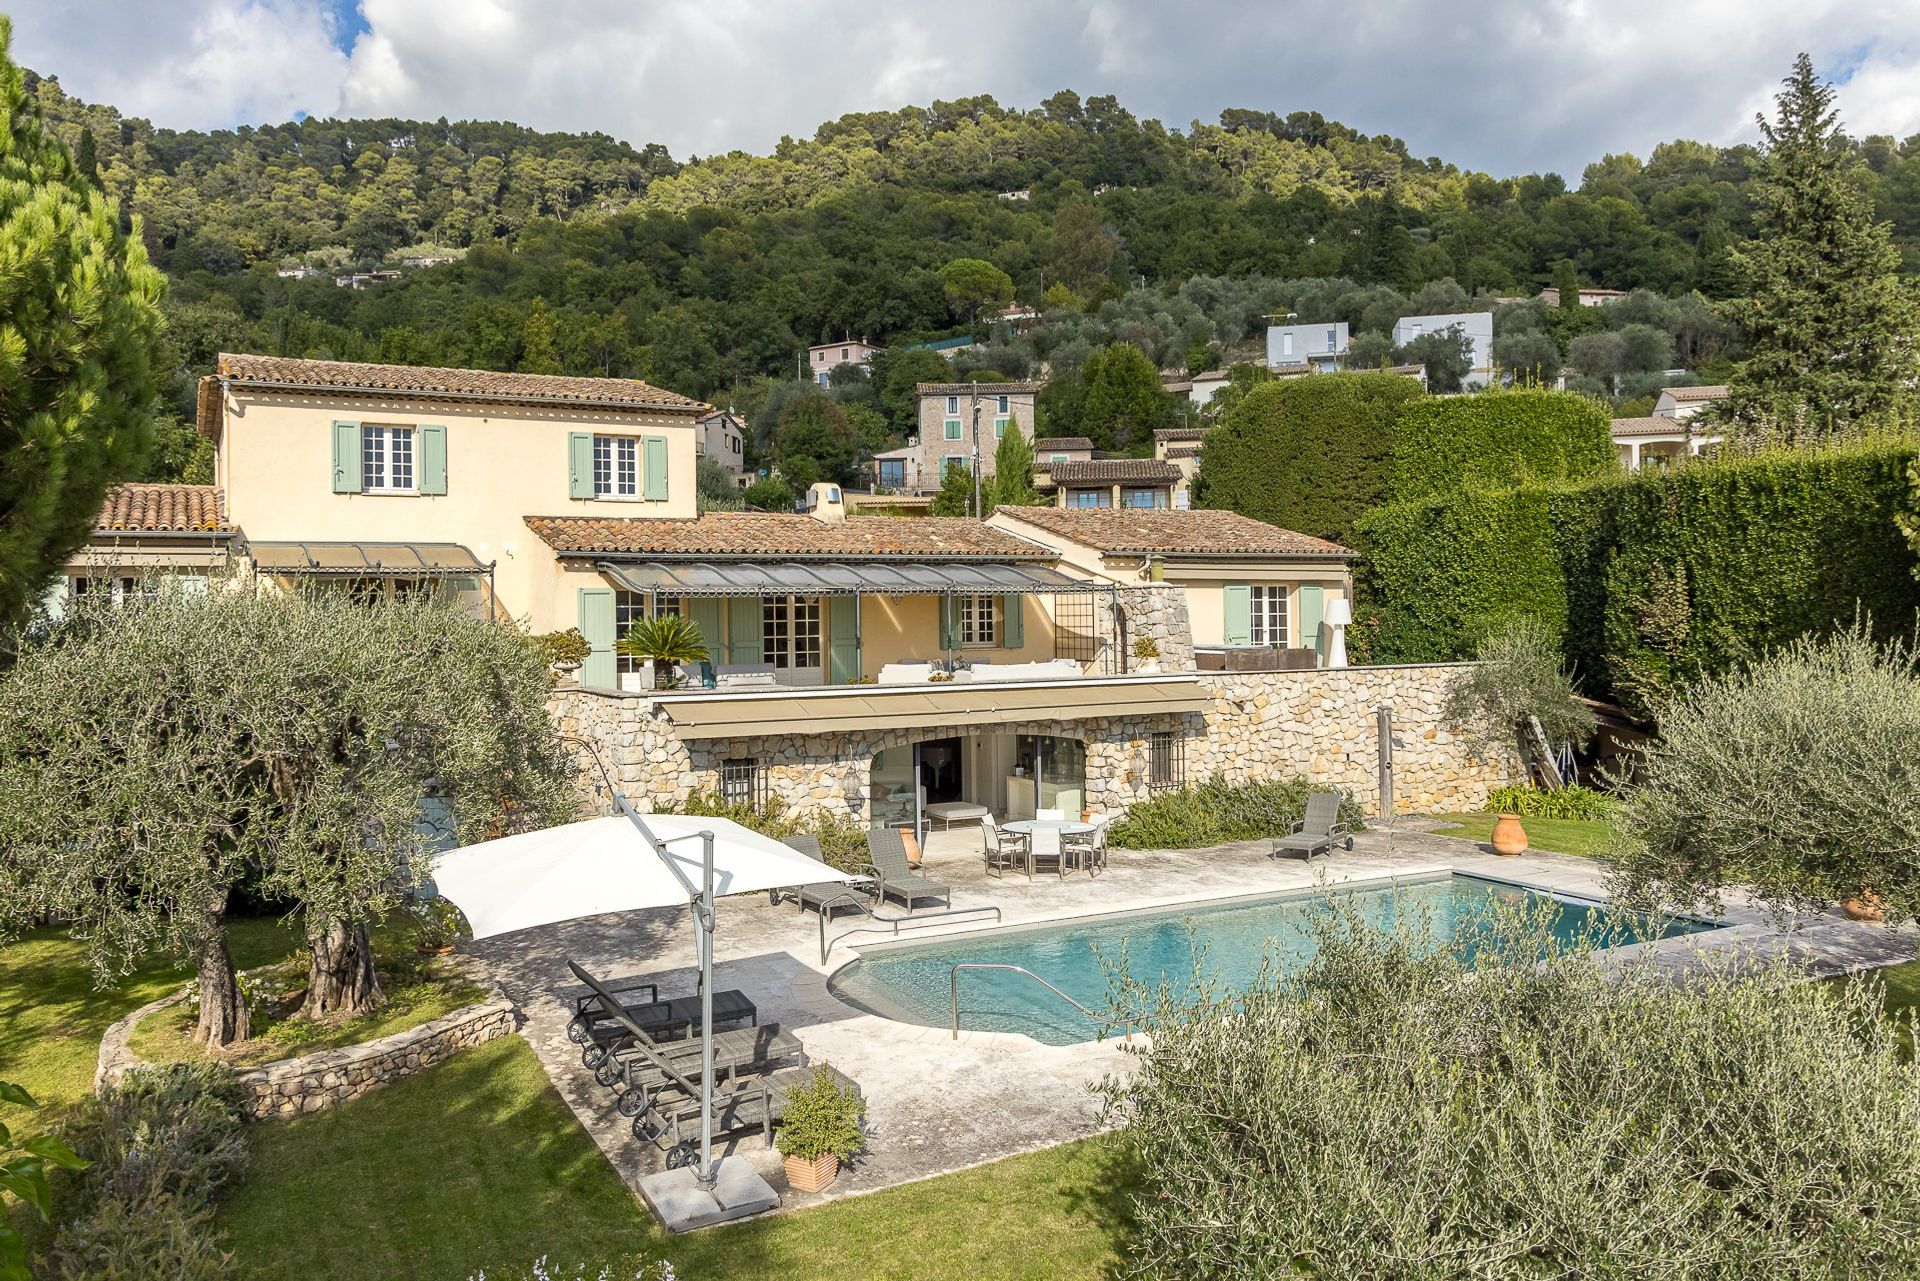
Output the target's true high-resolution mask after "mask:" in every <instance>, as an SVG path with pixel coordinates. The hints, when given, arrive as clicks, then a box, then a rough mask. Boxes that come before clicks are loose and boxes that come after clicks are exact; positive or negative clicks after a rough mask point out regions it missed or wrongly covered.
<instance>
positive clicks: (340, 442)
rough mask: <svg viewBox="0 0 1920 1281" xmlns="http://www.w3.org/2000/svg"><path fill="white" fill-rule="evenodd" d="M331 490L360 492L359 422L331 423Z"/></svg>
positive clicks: (344, 492)
mask: <svg viewBox="0 0 1920 1281" xmlns="http://www.w3.org/2000/svg"><path fill="white" fill-rule="evenodd" d="M333 492H334V493H336V494H357V493H359V492H360V424H359V423H335V424H334V425H333Z"/></svg>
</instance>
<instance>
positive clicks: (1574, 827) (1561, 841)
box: [1433, 814, 1608, 855]
mask: <svg viewBox="0 0 1920 1281" xmlns="http://www.w3.org/2000/svg"><path fill="white" fill-rule="evenodd" d="M1437 817H1439V818H1443V819H1445V820H1446V821H1447V822H1449V823H1451V824H1453V826H1451V827H1436V828H1435V829H1433V830H1434V835H1436V836H1459V837H1464V838H1465V839H1467V840H1469V841H1483V842H1484V841H1488V840H1491V839H1492V837H1493V825H1494V822H1495V821H1496V820H1497V819H1498V818H1499V815H1497V814H1441V815H1438V816H1437ZM1520 825H1521V826H1522V827H1524V828H1526V829H1527V844H1528V845H1530V846H1531V847H1532V848H1534V849H1536V850H1547V851H1549V852H1550V853H1554V854H1587V855H1592V854H1598V853H1599V852H1600V851H1601V850H1602V849H1603V848H1604V847H1605V846H1606V842H1607V832H1608V829H1607V825H1606V824H1605V823H1600V822H1595V821H1593V820H1591V819H1578V818H1523V819H1521V820H1520Z"/></svg>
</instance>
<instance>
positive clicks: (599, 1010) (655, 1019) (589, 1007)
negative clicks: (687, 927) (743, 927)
mask: <svg viewBox="0 0 1920 1281" xmlns="http://www.w3.org/2000/svg"><path fill="white" fill-rule="evenodd" d="M567 968H568V969H569V970H572V971H573V975H574V977H575V978H577V979H579V980H580V981H581V982H582V983H585V984H587V985H588V990H587V991H586V993H585V994H583V995H579V996H576V997H574V998H573V1017H572V1018H571V1019H569V1020H568V1021H567V1039H568V1040H569V1041H572V1042H573V1043H574V1044H575V1045H586V1044H588V1043H590V1042H605V1041H608V1040H619V1039H620V1038H622V1037H623V1036H625V1035H626V1032H625V1030H624V1029H623V1028H622V1027H621V1025H620V1023H619V1022H618V1021H617V1020H615V1019H614V1018H613V1016H612V1012H611V1007H609V1006H608V1004H607V1003H608V1002H609V1001H611V1002H617V1003H618V1005H619V1008H620V1009H621V1011H622V1012H624V1013H625V1014H626V1016H627V1017H628V1018H629V1019H631V1020H632V1021H633V1022H634V1023H636V1024H638V1025H639V1026H640V1027H641V1028H643V1029H645V1030H646V1031H647V1032H648V1033H649V1034H650V1035H651V1036H652V1037H653V1038H654V1039H655V1040H658V1041H676V1040H679V1039H680V1038H682V1037H688V1036H692V1035H693V1034H694V1033H696V1032H698V1031H699V1030H700V998H699V996H697V995H695V996H676V997H672V998H670V999H668V1000H665V1001H663V1000H661V999H660V988H659V985H658V984H655V983H653V982H652V981H651V980H646V979H616V980H607V979H594V978H592V977H591V976H590V975H588V974H587V972H586V971H585V970H583V969H581V968H580V967H579V966H578V965H577V964H575V963H574V962H573V961H571V960H569V961H568V962H567ZM641 993H644V994H645V999H644V1000H639V1001H636V1000H634V999H633V998H634V997H635V996H637V995H639V994H641ZM759 1021H760V1012H759V1010H757V1009H756V1008H754V1004H753V1002H752V1001H750V1000H748V999H747V995H746V993H744V992H740V991H736V990H732V989H729V990H727V991H724V992H715V993H714V994H713V1025H714V1027H715V1028H716V1029H718V1028H722V1027H726V1026H728V1025H730V1024H737V1023H746V1024H748V1025H752V1024H755V1023H758V1022H759Z"/></svg>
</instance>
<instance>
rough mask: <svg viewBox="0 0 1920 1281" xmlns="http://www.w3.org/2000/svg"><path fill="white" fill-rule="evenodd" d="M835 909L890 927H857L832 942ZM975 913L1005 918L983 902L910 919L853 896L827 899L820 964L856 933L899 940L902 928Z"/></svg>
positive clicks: (822, 916) (823, 909)
mask: <svg viewBox="0 0 1920 1281" xmlns="http://www.w3.org/2000/svg"><path fill="white" fill-rule="evenodd" d="M836 907H853V908H858V909H859V910H860V911H862V912H864V913H866V915H867V918H868V919H869V920H874V921H879V922H881V923H882V924H884V925H887V926H889V927H890V928H889V929H885V930H883V929H881V928H879V926H874V925H856V926H854V927H853V928H852V929H850V930H842V931H841V932H840V933H838V934H836V935H834V936H833V938H832V939H828V938H827V918H828V917H829V916H831V915H832V912H831V911H830V909H832V908H836ZM975 912H992V913H993V919H994V920H996V921H999V920H1003V919H1005V917H1004V915H1003V913H1002V912H1001V911H1000V909H999V908H998V907H996V906H994V905H993V904H991V903H982V904H981V905H979V906H978V907H947V908H942V909H941V910H939V911H937V912H920V913H918V914H915V915H909V916H882V915H880V914H879V913H878V912H876V911H874V910H873V909H872V908H871V907H869V906H867V905H866V904H865V903H862V902H861V901H860V900H859V899H857V898H854V897H853V896H852V895H851V894H842V895H839V896H838V897H835V898H831V899H827V900H826V901H824V902H822V903H821V904H820V912H819V916H820V964H822V965H825V964H826V963H827V954H828V953H829V952H830V951H832V949H833V945H834V944H835V943H838V942H839V941H840V940H841V939H844V938H850V937H852V936H853V935H855V934H892V935H893V937H895V938H899V937H900V927H901V926H902V925H919V924H923V923H929V922H933V921H939V920H944V919H946V918H948V917H953V916H970V915H972V914H973V913H975Z"/></svg>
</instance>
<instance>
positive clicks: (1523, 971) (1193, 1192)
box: [1103, 900, 1920, 1281]
mask: <svg viewBox="0 0 1920 1281" xmlns="http://www.w3.org/2000/svg"><path fill="white" fill-rule="evenodd" d="M1552 911H1553V909H1552V908H1551V907H1550V906H1547V905H1538V906H1536V907H1534V908H1532V909H1510V910H1501V911H1495V910H1490V911H1489V912H1488V913H1486V914H1484V915H1479V916H1475V915H1473V914H1466V915H1464V916H1462V917H1460V918H1459V919H1457V920H1456V921H1455V922H1454V929H1453V930H1452V941H1451V942H1449V941H1448V940H1445V939H1440V938H1436V937H1435V936H1434V934H1433V933H1432V932H1431V931H1429V930H1428V929H1426V928H1424V925H1423V923H1424V922H1425V921H1427V920H1429V919H1431V918H1429V917H1428V916H1427V915H1425V914H1423V913H1422V912H1420V911H1419V910H1418V909H1417V907H1416V906H1415V905H1413V904H1404V905H1402V907H1401V908H1400V910H1398V912H1397V917H1398V920H1397V923H1396V925H1395V926H1394V928H1393V932H1383V931H1382V930H1381V929H1380V928H1379V927H1378V926H1377V925H1376V924H1373V923H1370V922H1369V921H1368V920H1367V919H1364V918H1363V917H1362V915H1361V913H1360V910H1359V909H1357V908H1354V907H1352V906H1351V905H1348V906H1345V907H1342V906H1338V905H1337V900H1334V901H1333V904H1332V905H1329V906H1327V907H1325V908H1324V909H1322V910H1321V911H1319V912H1318V913H1317V914H1316V915H1315V916H1314V918H1313V919H1312V921H1311V923H1310V926H1309V933H1310V936H1311V942H1312V944H1313V946H1314V948H1315V949H1316V950H1315V952H1314V954H1313V956H1312V958H1311V960H1309V961H1308V962H1307V963H1306V964H1305V966H1304V967H1303V968H1302V969H1300V970H1298V971H1292V972H1286V971H1281V970H1278V969H1274V970H1271V971H1269V972H1268V973H1266V974H1264V975H1263V976H1262V977H1261V978H1260V979H1259V980H1258V981H1256V982H1255V983H1254V984H1253V985H1251V986H1250V987H1249V988H1248V989H1246V990H1245V991H1242V992H1225V991H1202V992H1201V993H1199V994H1198V996H1197V998H1196V997H1194V996H1190V995H1189V994H1188V993H1186V992H1184V991H1167V990H1163V991H1161V992H1160V993H1158V994H1155V993H1151V992H1146V991H1143V990H1141V989H1140V988H1138V987H1137V986H1133V985H1131V984H1130V983H1129V982H1128V981H1127V980H1125V979H1124V978H1120V979H1118V980H1117V981H1116V988H1117V991H1116V996H1117V998H1118V999H1119V1000H1121V1001H1126V1002H1133V1003H1145V1004H1146V1005H1147V1006H1148V1007H1149V1008H1150V1009H1151V1017H1150V1019H1149V1023H1150V1026H1151V1028H1152V1032H1153V1038H1152V1043H1151V1045H1150V1046H1148V1047H1146V1048H1144V1049H1140V1050H1137V1051H1136V1053H1137V1054H1138V1056H1139V1064H1138V1070H1137V1071H1135V1072H1133V1073H1131V1074H1128V1075H1125V1076H1115V1077H1110V1078H1109V1079H1108V1081H1107V1082H1106V1084H1105V1085H1104V1087H1103V1089H1104V1093H1105V1096H1106V1100H1107V1103H1108V1105H1109V1119H1110V1120H1114V1121H1117V1122H1119V1123H1121V1128H1120V1130H1119V1131H1118V1134H1117V1137H1116V1142H1117V1143H1118V1144H1119V1145H1120V1146H1121V1148H1122V1152H1123V1154H1124V1155H1126V1156H1130V1157H1132V1158H1134V1159H1133V1160H1131V1161H1127V1162H1124V1163H1117V1164H1118V1168H1122V1169H1126V1170H1127V1171H1128V1172H1129V1173H1130V1174H1131V1175H1132V1177H1131V1178H1130V1179H1129V1181H1128V1185H1127V1189H1126V1191H1127V1195H1128V1197H1129V1199H1130V1201H1131V1208H1132V1211H1133V1216H1132V1217H1133V1220H1134V1223H1135V1230H1134V1232H1133V1234H1132V1237H1131V1239H1130V1243H1129V1244H1130V1255H1131V1260H1130V1268H1129V1270H1128V1274H1129V1275H1136V1276H1154V1277H1159V1276H1168V1277H1184V1278H1196V1279H1203V1278H1215V1277H1217V1278H1241V1277H1315V1278H1320V1279H1321V1281H1342V1279H1352V1281H1360V1279H1362V1278H1380V1277H1400V1278H1421V1279H1422V1281H1449V1279H1452V1278H1459V1279H1460V1281H1470V1279H1471V1281H1479V1279H1481V1278H1513V1279H1515V1281H1519V1279H1520V1278H1536V1277H1538V1278H1544V1277H1610V1278H1628V1277H1686V1278H1693V1279H1695V1281H1746V1279H1747V1278H1753V1277H1769V1278H1795V1279H1798V1278H1809V1279H1810V1278H1823V1279H1824V1278H1842V1277H1866V1276H1876V1277H1893V1276H1913V1275H1916V1271H1917V1270H1920V1131H1916V1129H1915V1127H1914V1124H1913V1117H1914V1115H1915V1114H1916V1109H1920V1073H1916V1072H1915V1071H1914V1069H1913V1067H1912V1065H1911V1064H1910V1063H1908V1062H1906V1061H1905V1047H1904V1043H1903V1039H1902V1036H1901V1033H1902V1031H1903V1030H1904V1029H1903V1028H1902V1027H1901V1026H1900V1025H1897V1024H1895V1023H1894V1022H1893V1021H1891V1020H1888V1019H1884V1018H1882V1017H1881V1013H1880V1003H1879V994H1878V992H1877V991H1876V990H1875V989H1874V988H1873V987H1872V986H1871V985H1870V984H1866V983H1855V984H1852V985H1850V986H1848V987H1847V988H1844V989H1841V990H1840V991H1838V992H1832V991H1827V990H1822V985H1817V984H1811V983H1808V982H1806V981H1804V975H1802V974H1800V973H1797V972H1795V971H1792V970H1789V969H1785V968H1781V969H1769V970H1764V971H1760V972H1757V973H1756V972H1753V971H1751V970H1743V969H1741V968H1740V967H1739V965H1738V962H1737V958H1736V959H1735V960H1734V961H1733V962H1730V963H1728V964H1725V965H1713V964H1711V963H1709V962H1707V961H1705V960H1704V959H1703V960H1702V961H1701V962H1700V963H1699V965H1697V966H1696V967H1695V972H1694V973H1693V974H1692V976H1691V979H1690V981H1689V982H1688V983H1687V984H1685V985H1681V984H1676V983H1674V982H1672V980H1671V977H1670V976H1669V975H1667V974H1663V973H1661V972H1660V970H1659V968H1658V967H1657V965H1656V964H1655V963H1654V962H1653V960H1652V959H1651V958H1643V959H1641V960H1637V961H1625V962H1619V963H1613V964H1610V963H1609V962H1608V959H1607V958H1606V957H1605V956H1603V955H1602V954H1600V953H1599V952H1598V950H1597V948H1596V946H1595V945H1599V944H1604V943H1606V942H1609V941H1611V939H1610V937H1609V936H1608V935H1606V934H1604V933H1602V934H1596V935H1594V936H1591V937H1589V938H1586V939H1583V940H1581V941H1580V942H1579V943H1578V944H1577V945H1575V946H1574V947H1572V948H1563V947H1562V946H1561V945H1558V944H1556V943H1555V941H1554V938H1553V936H1552V933H1551V932H1550V928H1549V924H1550V922H1549V916H1550V913H1551V912H1552ZM1613 937H1617V936H1613Z"/></svg>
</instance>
